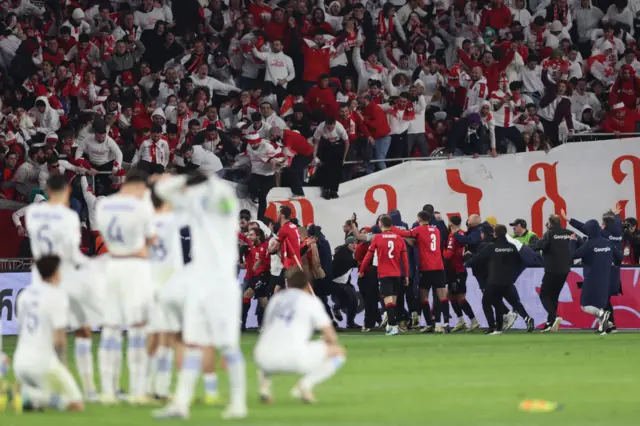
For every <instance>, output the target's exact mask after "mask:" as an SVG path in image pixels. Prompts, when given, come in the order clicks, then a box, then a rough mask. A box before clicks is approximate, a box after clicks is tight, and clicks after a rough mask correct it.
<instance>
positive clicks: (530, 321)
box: [524, 317, 536, 333]
mask: <svg viewBox="0 0 640 426" xmlns="http://www.w3.org/2000/svg"><path fill="white" fill-rule="evenodd" d="M524 322H525V323H526V324H527V333H531V332H532V331H533V330H534V329H535V328H536V325H535V324H534V323H533V318H531V317H527V318H525V320H524Z"/></svg>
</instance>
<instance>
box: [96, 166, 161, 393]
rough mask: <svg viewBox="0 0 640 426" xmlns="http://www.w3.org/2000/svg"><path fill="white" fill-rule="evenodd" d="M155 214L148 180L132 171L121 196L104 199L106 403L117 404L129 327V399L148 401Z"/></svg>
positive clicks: (100, 214) (100, 209) (100, 211)
mask: <svg viewBox="0 0 640 426" xmlns="http://www.w3.org/2000/svg"><path fill="white" fill-rule="evenodd" d="M153 218H154V211H153V205H152V204H151V199H150V196H149V193H148V189H147V184H146V176H144V175H142V174H140V173H138V172H136V171H133V172H129V174H128V175H127V177H126V180H125V182H124V184H123V185H122V188H121V189H120V192H118V193H116V194H114V195H111V196H109V197H106V198H103V199H101V200H99V201H98V204H97V207H96V221H97V225H98V230H99V231H100V234H101V235H102V238H103V239H104V242H105V244H106V245H107V249H108V251H109V253H108V255H105V256H106V257H107V259H106V260H105V263H106V280H107V290H106V293H107V294H106V301H105V307H104V326H103V329H102V336H101V340H100V349H99V351H98V358H99V363H100V376H101V383H102V401H103V403H105V404H113V403H115V402H116V401H117V400H116V390H117V389H118V387H117V384H118V383H119V380H120V378H119V377H117V375H118V372H119V371H120V368H119V367H120V354H121V351H122V329H123V327H127V328H128V330H127V333H128V341H127V366H128V368H129V397H130V402H131V403H133V404H140V403H144V402H146V400H147V399H146V388H145V385H146V377H147V350H146V330H145V326H146V324H147V321H148V319H149V310H150V306H151V302H152V299H153V283H152V278H151V268H150V265H149V261H148V259H147V257H148V253H147V249H148V247H150V246H151V245H153V243H154V242H155V235H156V233H155V228H154V226H153Z"/></svg>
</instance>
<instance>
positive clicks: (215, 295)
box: [182, 278, 242, 348]
mask: <svg viewBox="0 0 640 426" xmlns="http://www.w3.org/2000/svg"><path fill="white" fill-rule="evenodd" d="M209 279H212V278H209ZM213 279H215V278H213ZM236 281H237V280H236V279H233V280H231V281H230V283H229V285H226V286H224V287H223V288H220V287H219V286H216V288H215V289H212V290H211V291H208V292H207V293H206V294H203V292H202V291H198V290H195V289H192V290H191V291H189V293H188V294H187V301H186V304H185V310H184V331H183V333H182V340H183V341H184V342H185V343H186V344H191V345H197V346H215V347H217V348H237V347H240V326H241V323H240V320H241V315H242V291H241V289H240V286H238V284H237V283H236Z"/></svg>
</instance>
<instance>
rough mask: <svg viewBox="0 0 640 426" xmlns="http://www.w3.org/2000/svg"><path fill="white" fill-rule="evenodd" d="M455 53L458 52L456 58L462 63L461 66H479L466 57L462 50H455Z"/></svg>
mask: <svg viewBox="0 0 640 426" xmlns="http://www.w3.org/2000/svg"><path fill="white" fill-rule="evenodd" d="M456 52H458V56H459V57H460V60H461V61H462V63H463V64H465V65H466V66H468V67H469V68H473V67H476V66H479V64H478V63H477V62H475V61H473V60H472V59H471V58H470V57H469V55H467V52H465V51H464V50H462V49H456Z"/></svg>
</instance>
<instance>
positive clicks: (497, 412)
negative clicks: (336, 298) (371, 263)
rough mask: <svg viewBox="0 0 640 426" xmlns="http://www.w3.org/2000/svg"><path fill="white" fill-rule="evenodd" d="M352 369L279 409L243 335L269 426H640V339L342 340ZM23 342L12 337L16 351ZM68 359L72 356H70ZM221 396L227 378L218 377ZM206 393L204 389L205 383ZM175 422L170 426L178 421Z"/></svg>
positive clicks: (54, 416)
mask: <svg viewBox="0 0 640 426" xmlns="http://www.w3.org/2000/svg"><path fill="white" fill-rule="evenodd" d="M340 338H341V341H342V343H344V344H345V345H346V347H347V363H346V365H345V366H344V367H343V369H342V370H340V371H339V372H338V374H337V375H336V376H335V377H334V378H332V379H330V380H329V381H328V382H326V383H323V384H321V385H320V386H318V388H317V389H316V392H315V393H316V397H317V399H318V401H319V403H318V404H317V405H314V406H306V405H302V404H301V403H299V402H298V401H293V400H292V399H291V398H290V397H289V389H290V388H291V386H292V385H293V384H294V382H295V378H294V377H281V378H276V379H275V381H274V396H275V404H274V405H271V406H261V405H260V404H259V403H258V394H257V392H256V378H255V367H254V365H253V363H252V362H251V361H250V360H251V353H252V349H253V345H254V344H255V340H256V336H255V335H246V336H244V337H243V349H244V351H245V354H246V355H247V360H248V368H247V376H248V381H249V383H248V385H249V415H250V417H249V419H247V420H245V421H238V422H233V423H237V424H245V425H256V426H258V425H264V426H287V425H291V426H312V425H313V426H325V425H326V426H396V425H397V426H413V425H416V426H418V425H419V426H434V425H443V426H454V425H455V426H457V425H460V426H476V425H482V426H516V425H518V426H519V425H527V426H554V425H558V426H560V425H562V426H589V425H592V426H603V425H616V426H623V425H638V424H640V408H639V407H640V383H639V375H638V371H639V369H638V355H639V354H640V338H639V336H638V334H637V333H621V334H618V335H610V336H606V337H600V336H596V335H594V334H592V333H571V332H569V333H567V332H565V333H558V334H553V335H551V334H547V335H541V334H540V333H535V334H522V333H507V334H505V335H503V336H483V335H480V334H469V333H467V334H460V335H457V334H452V335H428V336H423V335H401V336H397V337H391V338H387V337H385V336H383V335H380V334H367V335H361V334H341V335H340ZM14 346H15V339H11V338H9V339H5V350H6V351H7V352H8V353H9V354H11V353H12V352H13V348H14ZM70 353H73V351H72V350H71V352H70ZM220 384H221V391H222V394H223V396H224V395H226V393H227V381H226V377H224V375H223V374H222V375H221V377H220ZM200 389H201V387H200ZM523 399H543V400H549V401H555V402H559V403H561V404H563V405H564V408H563V410H561V411H559V412H553V413H545V414H531V413H524V412H520V411H519V410H518V404H519V402H520V401H522V400H523ZM151 410H152V408H151V407H145V408H132V407H129V406H126V405H120V406H116V407H113V408H104V407H101V406H99V405H89V406H88V407H87V410H86V411H85V412H84V413H81V414H66V413H57V412H47V413H25V414H23V415H22V416H16V415H15V414H12V413H7V414H0V425H2V426H23V425H24V426H41V425H44V424H46V425H48V426H103V425H105V426H106V425H114V426H115V425H118V426H119V425H123V426H124V425H131V426H147V425H154V424H158V422H156V421H154V420H152V419H151V415H150V413H151ZM220 412H221V409H219V408H209V407H204V406H194V408H193V411H192V416H191V419H190V421H189V422H188V423H189V424H192V425H203V426H204V425H207V426H209V425H212V424H223V423H225V422H223V421H222V420H221V419H220ZM179 423H181V422H179V421H171V422H169V424H179Z"/></svg>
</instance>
